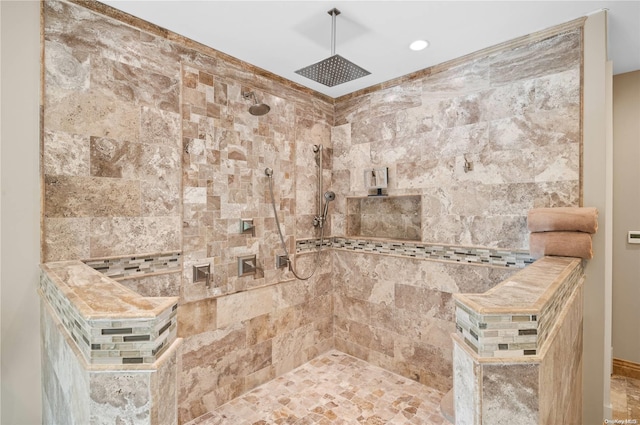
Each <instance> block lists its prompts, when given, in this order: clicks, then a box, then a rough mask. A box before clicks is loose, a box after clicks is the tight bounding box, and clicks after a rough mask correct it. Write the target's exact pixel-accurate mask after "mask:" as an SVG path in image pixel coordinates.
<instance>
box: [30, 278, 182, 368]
mask: <svg viewBox="0 0 640 425" xmlns="http://www.w3.org/2000/svg"><path fill="white" fill-rule="evenodd" d="M40 291H41V293H42V296H43V297H44V298H45V299H46V300H47V301H48V302H49V304H50V305H51V307H53V309H54V310H55V312H56V313H57V314H58V317H59V319H60V322H61V323H62V324H63V325H64V327H65V329H66V330H67V332H68V333H69V335H71V338H72V339H73V340H74V341H75V343H76V346H77V347H78V349H79V350H80V352H82V354H83V356H84V358H85V360H86V361H87V362H88V363H90V364H103V365H104V364H112V365H116V364H119V365H122V364H151V363H154V362H155V361H156V360H157V359H158V358H159V357H160V356H161V355H162V353H163V352H164V351H165V350H166V349H167V348H168V347H169V346H170V345H171V343H172V342H173V341H174V340H175V339H176V337H177V312H178V304H177V303H176V304H174V305H173V306H172V307H171V308H168V309H166V310H165V311H164V312H162V313H161V314H160V315H159V316H157V317H155V318H143V319H125V320H117V319H114V320H107V319H86V318H84V317H83V316H82V315H81V314H80V312H79V311H78V310H77V308H76V307H75V306H74V305H73V303H72V302H71V301H70V300H69V299H68V298H67V297H65V296H64V294H63V293H62V291H61V290H60V289H59V288H58V286H57V285H56V284H55V283H54V282H53V281H52V280H51V278H50V277H49V276H47V274H46V273H44V272H43V273H42V274H41V275H40Z"/></svg>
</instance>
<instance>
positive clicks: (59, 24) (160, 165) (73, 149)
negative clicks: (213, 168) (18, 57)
mask: <svg viewBox="0 0 640 425" xmlns="http://www.w3.org/2000/svg"><path fill="white" fill-rule="evenodd" d="M44 14H45V15H44V17H45V23H44V24H45V33H44V38H45V40H44V52H45V69H44V75H45V84H44V149H43V168H44V223H43V224H44V243H43V260H44V261H56V260H67V259H74V260H75V259H84V258H96V257H107V256H114V255H123V254H141V253H154V252H167V251H173V250H178V251H179V250H180V248H181V233H180V226H181V219H180V216H181V211H180V208H181V204H180V184H181V178H182V176H181V174H180V151H181V137H180V114H179V111H180V72H179V70H180V67H179V54H178V53H177V52H175V51H172V50H170V49H168V47H169V46H168V45H167V44H166V43H165V41H163V40H161V39H158V38H154V37H148V36H146V35H145V34H144V33H143V32H141V31H139V30H137V29H134V28H132V27H129V26H128V25H125V24H123V23H120V22H118V21H115V20H108V19H104V18H102V17H101V16H100V15H97V14H94V13H92V12H90V11H88V10H86V9H84V8H82V7H79V6H75V5H70V4H67V3H64V2H45V4H44ZM141 47H144V48H141Z"/></svg>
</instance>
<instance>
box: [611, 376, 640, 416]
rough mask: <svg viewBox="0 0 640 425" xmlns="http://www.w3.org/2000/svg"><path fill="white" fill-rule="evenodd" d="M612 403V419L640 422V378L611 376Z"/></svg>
mask: <svg viewBox="0 0 640 425" xmlns="http://www.w3.org/2000/svg"><path fill="white" fill-rule="evenodd" d="M611 405H612V408H613V418H612V419H619V420H624V419H627V423H630V424H631V423H635V424H640V379H632V378H626V377H624V376H618V375H613V376H611ZM633 421H635V422H633ZM620 423H624V422H620Z"/></svg>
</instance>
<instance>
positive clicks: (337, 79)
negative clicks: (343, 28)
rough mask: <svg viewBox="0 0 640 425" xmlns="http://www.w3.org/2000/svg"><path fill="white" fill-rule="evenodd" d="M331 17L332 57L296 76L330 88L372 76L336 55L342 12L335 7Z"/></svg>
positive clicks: (301, 71) (330, 12)
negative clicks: (339, 21) (338, 26)
mask: <svg viewBox="0 0 640 425" xmlns="http://www.w3.org/2000/svg"><path fill="white" fill-rule="evenodd" d="M327 13H328V14H329V15H331V56H330V57H328V58H327V59H324V60H321V61H320V62H317V63H314V64H313V65H309V66H307V67H305V68H302V69H299V70H297V71H296V74H299V75H302V76H303V77H307V78H309V79H310V80H313V81H316V82H318V83H320V84H324V85H325V86H328V87H333V86H337V85H338V84H342V83H346V82H348V81H352V80H356V79H358V78H361V77H365V76H367V75H369V74H371V73H370V72H369V71H367V70H366V69H363V68H360V67H359V66H358V65H356V64H355V63H353V62H350V61H348V60H346V59H345V58H343V57H342V56H340V55H336V16H338V15H339V14H340V11H339V10H338V9H336V8H335V7H334V8H333V9H331V10H329V11H328V12H327Z"/></svg>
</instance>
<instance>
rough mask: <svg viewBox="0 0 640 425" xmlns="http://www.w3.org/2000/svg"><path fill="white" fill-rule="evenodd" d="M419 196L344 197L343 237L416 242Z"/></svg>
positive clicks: (419, 208) (418, 225)
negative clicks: (345, 235) (344, 231)
mask: <svg viewBox="0 0 640 425" xmlns="http://www.w3.org/2000/svg"><path fill="white" fill-rule="evenodd" d="M421 199H422V197H421V196H420V195H407V196H368V197H357V198H347V236H351V237H366V238H388V239H395V240H411V241H419V240H420V239H421V237H422V230H421V216H422V202H421Z"/></svg>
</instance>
